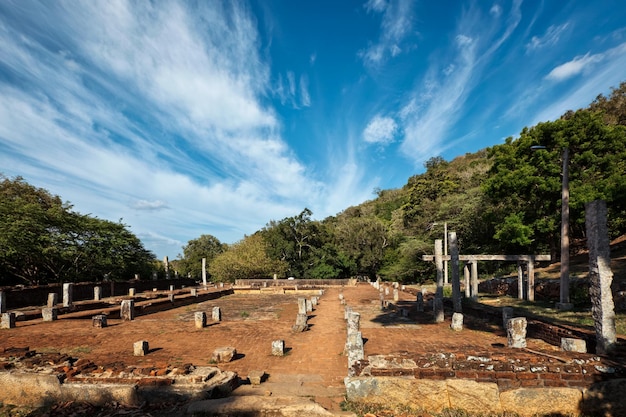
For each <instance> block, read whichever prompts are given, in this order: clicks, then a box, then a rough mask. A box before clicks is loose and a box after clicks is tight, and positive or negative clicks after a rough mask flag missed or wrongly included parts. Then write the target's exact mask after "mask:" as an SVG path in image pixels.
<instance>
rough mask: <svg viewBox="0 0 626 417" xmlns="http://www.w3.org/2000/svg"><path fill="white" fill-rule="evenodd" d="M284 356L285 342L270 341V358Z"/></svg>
mask: <svg viewBox="0 0 626 417" xmlns="http://www.w3.org/2000/svg"><path fill="white" fill-rule="evenodd" d="M284 355H285V341H284V340H273V341H272V356H284Z"/></svg>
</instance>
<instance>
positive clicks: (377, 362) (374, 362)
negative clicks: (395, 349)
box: [367, 355, 417, 369]
mask: <svg viewBox="0 0 626 417" xmlns="http://www.w3.org/2000/svg"><path fill="white" fill-rule="evenodd" d="M367 361H368V362H369V364H370V366H371V367H372V368H381V369H395V368H402V369H414V368H417V364H416V363H415V361H414V360H413V359H406V358H398V357H397V356H395V355H391V356H386V355H370V356H368V357H367Z"/></svg>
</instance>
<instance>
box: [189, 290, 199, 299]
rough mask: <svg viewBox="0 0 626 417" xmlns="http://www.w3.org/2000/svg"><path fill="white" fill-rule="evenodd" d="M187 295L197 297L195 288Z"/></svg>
mask: <svg viewBox="0 0 626 417" xmlns="http://www.w3.org/2000/svg"><path fill="white" fill-rule="evenodd" d="M189 293H190V294H191V296H192V297H197V296H198V290H197V289H196V288H192V289H191V291H190V292H189Z"/></svg>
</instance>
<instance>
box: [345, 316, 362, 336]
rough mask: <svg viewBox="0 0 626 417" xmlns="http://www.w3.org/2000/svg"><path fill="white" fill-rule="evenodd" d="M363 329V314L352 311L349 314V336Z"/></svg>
mask: <svg viewBox="0 0 626 417" xmlns="http://www.w3.org/2000/svg"><path fill="white" fill-rule="evenodd" d="M360 327H361V314H360V313H357V312H356V311H351V312H350V314H348V334H350V333H356V332H358V331H359V329H360Z"/></svg>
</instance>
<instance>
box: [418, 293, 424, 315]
mask: <svg viewBox="0 0 626 417" xmlns="http://www.w3.org/2000/svg"><path fill="white" fill-rule="evenodd" d="M417 311H418V312H422V311H424V294H422V292H421V291H420V292H418V293H417Z"/></svg>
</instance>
